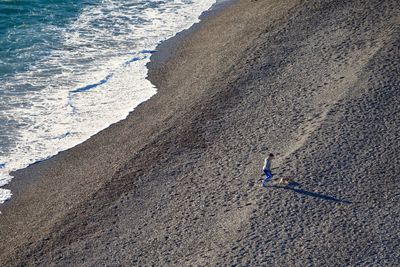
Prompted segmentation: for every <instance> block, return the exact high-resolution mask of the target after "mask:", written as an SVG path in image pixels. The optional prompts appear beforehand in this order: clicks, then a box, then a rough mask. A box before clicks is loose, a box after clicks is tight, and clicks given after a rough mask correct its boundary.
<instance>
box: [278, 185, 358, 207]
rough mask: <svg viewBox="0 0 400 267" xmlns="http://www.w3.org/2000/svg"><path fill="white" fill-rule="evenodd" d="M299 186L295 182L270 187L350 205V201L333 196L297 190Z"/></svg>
mask: <svg viewBox="0 0 400 267" xmlns="http://www.w3.org/2000/svg"><path fill="white" fill-rule="evenodd" d="M300 186H301V184H299V183H297V182H290V183H289V184H288V185H273V186H271V187H273V188H278V189H286V190H291V191H293V192H295V193H298V194H301V195H305V196H309V197H314V198H319V199H322V200H327V201H333V202H336V203H345V204H351V203H352V202H351V201H348V200H345V199H339V198H336V197H333V196H328V195H324V194H320V193H316V192H311V191H307V190H304V189H301V188H299V187H300Z"/></svg>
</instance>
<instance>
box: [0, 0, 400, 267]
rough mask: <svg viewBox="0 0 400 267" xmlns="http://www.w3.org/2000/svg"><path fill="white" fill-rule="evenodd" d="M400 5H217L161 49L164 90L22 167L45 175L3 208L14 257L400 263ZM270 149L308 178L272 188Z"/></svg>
mask: <svg viewBox="0 0 400 267" xmlns="http://www.w3.org/2000/svg"><path fill="white" fill-rule="evenodd" d="M399 19H400V18H399V12H398V6H397V1H395V0H393V1H389V0H387V1H373V0H372V1H361V0H360V1H307V2H304V1H292V0H291V1H267V0H265V1H262V0H258V1H248V0H242V1H238V2H236V3H235V4H234V5H231V6H229V7H227V8H225V9H224V10H223V11H222V12H220V13H219V14H218V15H216V16H212V17H209V18H208V19H206V20H205V21H204V22H203V23H202V24H201V25H200V26H199V27H197V28H196V30H195V31H194V32H192V33H191V34H189V36H187V37H186V38H184V39H183V40H181V41H179V42H178V43H174V42H172V41H171V42H170V44H174V45H177V47H175V48H174V49H172V48H171V47H170V48H168V47H167V48H165V47H164V48H163V51H164V53H168V52H173V53H175V55H174V56H173V57H168V58H167V59H165V57H158V59H157V57H156V58H155V59H156V62H157V63H158V64H156V65H152V71H151V80H152V81H153V82H154V83H155V84H156V85H157V87H158V88H159V90H160V93H159V94H157V95H156V96H155V97H154V98H152V99H151V100H150V101H148V102H146V103H145V104H144V105H141V106H140V108H138V109H137V110H136V111H135V112H133V114H132V115H131V116H130V117H129V118H128V119H127V120H125V121H123V122H121V123H118V124H116V125H113V126H112V127H110V128H109V129H107V130H105V131H103V132H101V133H99V134H98V135H96V136H95V137H93V138H91V139H90V140H89V141H87V142H85V143H84V144H82V145H80V146H78V147H76V148H74V149H71V150H69V151H67V152H65V153H63V154H61V155H60V156H58V157H56V158H54V159H53V160H51V161H48V162H45V163H42V164H38V165H36V166H33V167H31V168H29V169H27V170H26V171H25V172H21V173H19V174H18V175H19V176H24V175H25V176H27V175H32V173H36V174H37V175H38V176H40V178H38V179H37V181H35V182H34V183H33V184H32V185H31V186H29V187H28V188H25V189H24V192H23V194H21V195H20V196H18V199H17V200H16V201H14V202H13V203H11V205H9V206H8V208H7V209H6V210H5V215H4V216H1V217H0V223H1V225H2V226H3V225H4V226H5V227H2V228H1V229H0V231H1V232H0V237H1V240H5V242H7V243H3V242H2V244H1V247H0V261H1V262H2V263H5V265H11V266H12V265H19V264H44V265H48V264H58V265H66V264H70V265H89V266H99V265H103V264H106V265H121V264H122V265H130V266H131V265H134V266H136V265H156V266H168V265H171V266H189V265H194V266H210V265H211V266H219V265H242V266H246V265H252V266H261V265H269V266H297V265H298V266H305V265H315V266H344V265H346V266H348V265H368V266H371V265H373V266H382V265H387V266H394V265H397V263H398V258H399V257H400V255H399V251H400V250H399V235H398V229H397V228H398V227H397V226H398V224H399V221H398V220H399V219H398V218H399V213H400V209H399V204H398V200H399V193H398V192H399V186H398V183H396V182H398V181H397V180H398V177H399V174H400V170H399V159H398V156H397V154H396V153H395V152H398V151H399V144H398V143H399V142H398V140H397V136H396V133H397V132H398V131H399V115H400V114H399V111H400V110H399V106H400V105H399V103H398V102H399V94H400V92H399V90H398V89H399V85H400V78H399V75H398V74H399V71H400V69H399V65H398V64H399V62H400V61H399V34H398V33H399V22H400V21H399ZM270 151H272V152H275V153H276V154H277V161H276V162H275V168H276V169H275V172H276V173H278V175H277V177H292V178H294V179H295V180H296V181H297V182H298V183H300V184H301V185H302V187H301V189H296V190H290V189H282V188H274V187H269V188H267V189H264V188H261V187H260V178H261V177H260V166H261V164H262V160H263V157H264V156H265V154H266V153H268V152H270ZM39 193H40V194H39ZM38 195H40V196H41V197H37V196H38ZM4 229H7V231H5V230H4ZM3 238H4V239H3Z"/></svg>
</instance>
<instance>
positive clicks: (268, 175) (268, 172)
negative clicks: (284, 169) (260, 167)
mask: <svg viewBox="0 0 400 267" xmlns="http://www.w3.org/2000/svg"><path fill="white" fill-rule="evenodd" d="M264 174H265V179H266V180H270V179H272V176H274V175H273V174H272V173H271V171H270V170H267V169H264Z"/></svg>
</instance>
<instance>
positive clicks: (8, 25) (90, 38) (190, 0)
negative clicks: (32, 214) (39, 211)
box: [0, 0, 215, 203]
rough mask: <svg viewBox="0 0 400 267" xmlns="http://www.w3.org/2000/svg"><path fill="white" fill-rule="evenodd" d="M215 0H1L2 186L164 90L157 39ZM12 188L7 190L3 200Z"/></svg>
mask: <svg viewBox="0 0 400 267" xmlns="http://www.w3.org/2000/svg"><path fill="white" fill-rule="evenodd" d="M214 2H215V0H158V1H156V0H124V1H121V0H86V1H77V0H69V1H60V0H52V1H50V0H32V1H17V0H15V1H13V0H8V1H5V0H0V186H3V185H5V184H6V183H8V182H9V181H10V179H11V178H12V177H11V176H10V175H9V173H10V172H11V171H14V170H18V169H20V168H23V167H26V166H27V165H29V164H31V163H34V162H36V161H38V160H42V159H45V158H48V157H50V156H52V155H55V154H57V153H58V152H59V151H62V150H65V149H68V148H70V147H72V146H75V145H76V144H78V143H80V142H82V141H84V140H86V139H87V138H89V137H90V136H91V135H93V134H95V133H96V132H98V131H100V130H102V129H104V128H105V127H107V126H109V125H110V124H112V123H114V122H116V121H119V120H121V119H123V118H125V117H126V116H127V114H128V113H129V112H130V111H131V110H132V109H134V108H135V107H136V106H137V105H138V104H140V103H141V102H143V101H145V100H147V99H149V98H150V97H151V96H152V95H154V94H155V93H156V89H155V88H154V86H153V85H152V84H151V83H150V82H149V81H148V80H146V79H145V78H146V75H147V69H146V67H145V65H146V63H147V62H148V61H149V57H150V55H151V54H152V53H153V52H154V49H155V47H156V45H157V44H158V43H159V42H161V41H162V40H165V39H167V38H170V37H172V36H173V35H175V34H176V33H177V32H179V31H181V30H183V29H185V28H188V27H190V26H191V25H192V24H193V23H195V22H197V21H198V17H199V15H200V14H201V13H202V12H203V11H205V10H207V9H209V8H210V7H211V5H212V4H214ZM10 196H11V192H10V191H8V190H4V189H0V203H1V202H3V201H4V200H5V199H7V198H9V197H10Z"/></svg>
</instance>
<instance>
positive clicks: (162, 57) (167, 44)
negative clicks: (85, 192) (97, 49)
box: [0, 0, 236, 214]
mask: <svg viewBox="0 0 400 267" xmlns="http://www.w3.org/2000/svg"><path fill="white" fill-rule="evenodd" d="M235 1H236V0H216V3H215V4H213V6H212V7H211V8H210V9H209V10H205V11H204V12H203V13H202V14H201V15H200V17H199V20H200V21H199V22H197V23H194V24H193V25H192V26H191V27H190V28H189V29H185V30H183V31H181V32H178V33H177V34H176V35H175V36H173V37H171V38H169V39H167V40H165V41H162V42H161V43H159V44H158V45H157V47H156V49H155V51H156V52H155V53H152V55H151V56H150V61H149V63H147V64H146V68H147V69H148V74H147V77H146V79H147V80H149V81H150V82H151V83H152V81H151V80H150V79H151V78H150V76H151V71H152V68H154V69H156V68H157V67H159V66H160V65H161V64H163V63H164V62H166V61H167V60H168V58H171V57H173V55H174V49H176V47H177V46H179V43H180V42H182V39H184V38H185V37H186V36H188V35H190V33H191V32H194V31H195V30H196V28H198V27H199V24H200V23H201V22H202V20H204V19H207V17H210V16H214V15H217V14H218V12H219V11H221V10H222V9H223V8H224V7H227V6H229V5H231V4H234V2H235ZM153 85H154V84H153ZM156 88H157V87H156ZM157 93H158V88H157ZM157 93H156V94H157ZM147 101H148V100H146V101H144V102H142V103H140V104H139V105H138V106H137V107H136V108H134V109H133V110H132V111H131V112H129V114H128V116H127V117H126V118H125V119H123V120H120V121H117V122H115V123H113V124H111V125H109V126H108V127H107V128H105V129H103V130H101V131H99V132H97V133H95V134H94V135H92V136H91V137H89V138H88V139H86V140H85V141H83V142H81V143H79V144H77V145H75V146H73V147H71V148H69V149H66V150H62V151H59V152H58V153H57V154H56V155H54V156H50V157H49V158H47V159H44V160H39V161H36V162H34V163H32V164H30V165H28V166H27V167H25V168H22V169H19V170H16V171H12V172H11V173H10V175H11V176H12V177H13V179H12V180H11V181H10V182H9V183H8V184H6V185H4V186H2V187H1V188H4V189H8V190H11V194H12V196H11V198H10V199H7V200H6V201H5V202H4V203H2V204H0V212H1V210H2V209H4V208H6V207H7V206H8V205H10V204H11V202H12V201H13V199H14V198H16V197H18V195H20V194H21V193H23V191H24V190H26V189H27V188H29V186H31V185H32V184H34V183H35V182H37V181H38V179H40V174H38V173H37V171H35V166H36V165H38V164H39V165H44V168H45V169H46V165H48V164H52V163H51V162H52V161H57V160H62V156H63V154H64V153H67V152H68V150H71V149H74V148H75V147H77V146H79V145H81V144H82V143H84V142H86V141H88V140H89V139H91V138H93V137H95V136H96V135H97V134H99V133H100V132H102V131H104V130H106V129H108V128H109V127H111V126H112V125H114V124H117V123H120V122H122V121H125V120H127V119H128V117H129V116H134V115H132V114H133V113H134V112H135V110H136V109H137V108H139V107H140V106H141V105H143V104H144V103H146V102H147ZM59 158H61V159H59ZM32 169H33V170H32ZM31 170H32V171H31ZM31 173H32V174H31ZM0 214H1V213H0Z"/></svg>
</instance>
